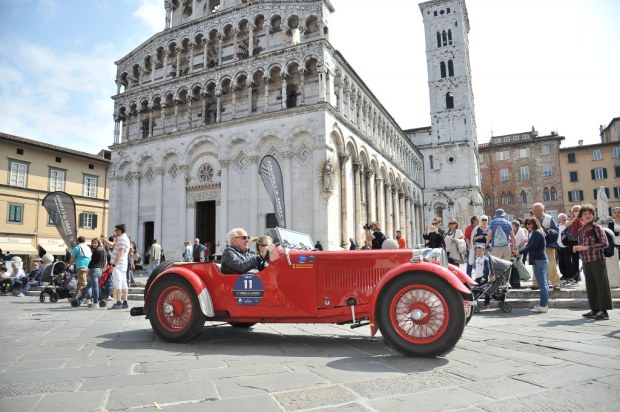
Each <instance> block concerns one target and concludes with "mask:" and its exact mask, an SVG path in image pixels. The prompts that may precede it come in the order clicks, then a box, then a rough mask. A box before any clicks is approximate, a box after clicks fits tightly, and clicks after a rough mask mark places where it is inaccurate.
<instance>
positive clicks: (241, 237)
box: [235, 236, 250, 240]
mask: <svg viewBox="0 0 620 412" xmlns="http://www.w3.org/2000/svg"><path fill="white" fill-rule="evenodd" d="M235 239H243V240H250V237H249V236H237V237H235Z"/></svg>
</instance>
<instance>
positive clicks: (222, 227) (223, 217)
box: [217, 159, 230, 242]
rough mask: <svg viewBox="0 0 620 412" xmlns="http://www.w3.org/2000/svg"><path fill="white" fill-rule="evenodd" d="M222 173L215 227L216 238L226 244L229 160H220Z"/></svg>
mask: <svg viewBox="0 0 620 412" xmlns="http://www.w3.org/2000/svg"><path fill="white" fill-rule="evenodd" d="M220 166H221V167H222V173H221V176H220V199H221V207H220V211H221V213H220V216H219V217H220V218H219V224H218V227H217V234H218V235H217V238H218V239H221V240H223V241H224V242H226V233H227V232H228V166H230V159H220Z"/></svg>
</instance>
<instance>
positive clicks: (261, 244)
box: [254, 236, 273, 267]
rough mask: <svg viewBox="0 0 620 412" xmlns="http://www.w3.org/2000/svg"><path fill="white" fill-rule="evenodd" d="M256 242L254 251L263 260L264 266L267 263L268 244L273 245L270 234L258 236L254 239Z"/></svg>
mask: <svg viewBox="0 0 620 412" xmlns="http://www.w3.org/2000/svg"><path fill="white" fill-rule="evenodd" d="M254 241H255V242H256V253H258V254H259V255H260V256H261V257H262V258H263V261H264V262H265V265H264V267H267V265H269V246H271V245H273V239H272V238H271V236H259V237H257V238H255V239H254Z"/></svg>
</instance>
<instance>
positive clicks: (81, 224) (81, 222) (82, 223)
mask: <svg viewBox="0 0 620 412" xmlns="http://www.w3.org/2000/svg"><path fill="white" fill-rule="evenodd" d="M78 227H84V213H80V224H79V225H78Z"/></svg>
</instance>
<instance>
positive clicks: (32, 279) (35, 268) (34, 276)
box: [17, 261, 41, 297]
mask: <svg viewBox="0 0 620 412" xmlns="http://www.w3.org/2000/svg"><path fill="white" fill-rule="evenodd" d="M33 286H41V264H40V263H39V262H38V261H35V262H33V263H32V270H31V271H30V273H29V274H28V279H27V280H25V281H24V284H23V285H22V291H21V293H20V294H19V295H17V296H20V297H21V296H26V295H27V294H28V291H29V290H30V288H31V287H33Z"/></svg>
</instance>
